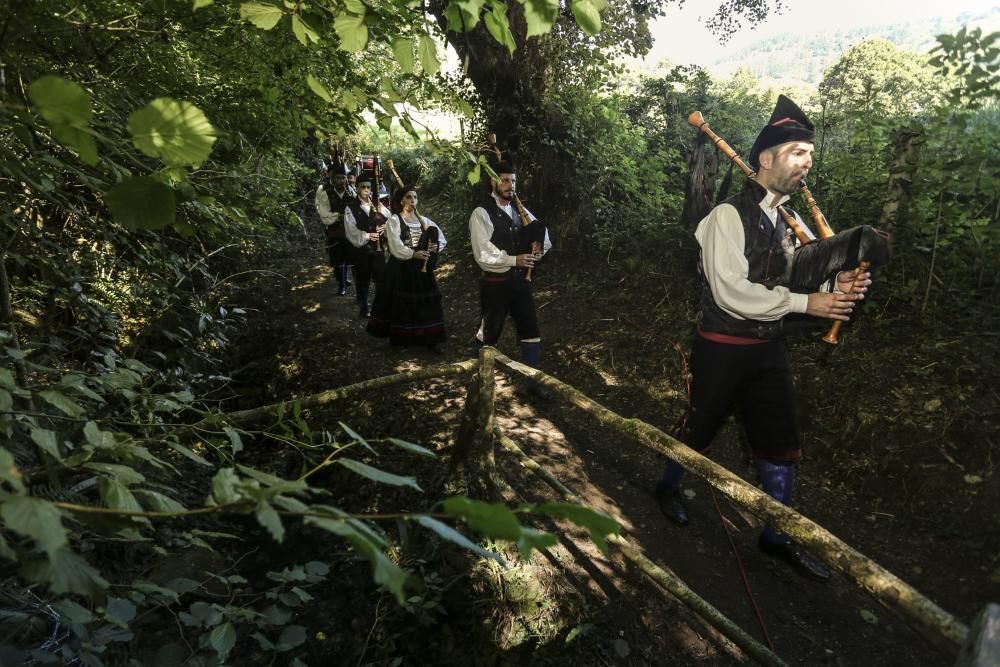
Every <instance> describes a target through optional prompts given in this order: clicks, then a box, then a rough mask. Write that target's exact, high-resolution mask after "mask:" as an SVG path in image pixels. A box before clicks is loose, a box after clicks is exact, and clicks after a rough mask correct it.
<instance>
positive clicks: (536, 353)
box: [521, 342, 542, 368]
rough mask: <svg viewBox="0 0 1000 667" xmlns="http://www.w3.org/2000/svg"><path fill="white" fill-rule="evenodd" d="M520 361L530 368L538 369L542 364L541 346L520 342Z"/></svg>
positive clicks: (539, 344)
mask: <svg viewBox="0 0 1000 667" xmlns="http://www.w3.org/2000/svg"><path fill="white" fill-rule="evenodd" d="M521 360H522V361H523V362H524V363H525V364H527V365H528V366H531V367H532V368H538V366H539V365H541V363H542V344H541V343H524V342H522V343H521Z"/></svg>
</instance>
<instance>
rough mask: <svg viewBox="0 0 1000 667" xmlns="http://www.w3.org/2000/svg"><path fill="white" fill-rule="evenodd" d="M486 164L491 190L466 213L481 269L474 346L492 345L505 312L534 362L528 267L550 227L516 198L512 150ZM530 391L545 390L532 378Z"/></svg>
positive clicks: (538, 345)
mask: <svg viewBox="0 0 1000 667" xmlns="http://www.w3.org/2000/svg"><path fill="white" fill-rule="evenodd" d="M498 158H499V159H496V160H493V161H492V162H491V164H490V168H491V169H492V170H493V172H494V173H495V174H496V176H495V177H491V179H490V193H489V194H488V195H487V197H486V200H485V201H484V202H483V205H482V206H479V207H477V208H476V209H474V210H473V211H472V215H471V216H470V217H469V236H470V238H471V242H472V256H473V258H474V259H475V260H476V264H478V265H479V268H480V269H482V276H481V278H480V282H479V307H480V312H481V315H482V317H481V320H480V327H479V331H477V332H476V337H475V348H476V351H477V352H478V350H479V348H481V347H482V346H483V345H491V346H494V347H495V346H496V345H497V343H498V342H499V341H500V334H501V333H502V332H503V327H504V322H505V321H506V320H507V316H508V315H510V318H511V319H512V320H514V328H515V329H516V331H517V339H518V341H519V342H520V347H521V360H522V361H523V362H524V363H525V364H527V365H528V366H531V367H532V368H538V367H539V366H540V364H541V359H542V334H541V331H540V330H539V327H538V317H537V312H536V308H535V299H534V296H533V294H532V284H531V272H532V270H533V269H534V267H535V263H536V262H538V261H539V260H540V259H541V258H542V256H543V255H545V253H547V252H548V251H549V250H550V249H551V248H552V241H551V239H550V238H549V233H548V229H547V228H546V227H545V225H543V224H542V223H541V222H540V221H538V219H537V218H535V216H534V215H533V214H532V213H531V212H530V211H528V210H527V209H526V208H524V206H522V205H521V203H520V200H519V199H517V170H516V167H515V165H514V161H513V158H512V156H511V155H510V154H506V155H504V154H500V155H499V156H498ZM527 387H528V390H529V392H531V393H535V394H540V395H544V393H545V392H544V390H543V389H542V388H541V387H540V385H538V384H537V383H535V382H534V381H531V382H529V383H528V385H527Z"/></svg>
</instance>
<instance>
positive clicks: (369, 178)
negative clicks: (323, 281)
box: [344, 172, 391, 318]
mask: <svg viewBox="0 0 1000 667" xmlns="http://www.w3.org/2000/svg"><path fill="white" fill-rule="evenodd" d="M374 185H375V178H374V176H373V175H369V174H367V173H365V172H362V173H361V175H360V176H358V179H357V188H358V198H357V199H355V200H354V201H352V202H351V203H350V204H348V205H347V208H345V209H344V229H345V231H346V233H347V239H348V240H349V241H350V242H351V244H352V245H353V246H354V247H355V248H356V249H357V253H356V255H355V260H354V277H355V279H356V280H357V281H358V284H357V286H356V287H355V293H356V295H357V297H358V306H359V307H360V311H359V313H358V314H359V315H360V316H361V317H364V318H367V317H368V316H369V315H370V314H371V313H370V312H369V307H368V292H369V286H370V285H371V283H372V281H373V280H374V281H375V289H376V290H377V289H378V285H379V283H381V281H382V273H383V271H384V270H385V248H386V242H385V223H386V222H387V221H388V219H389V216H390V215H391V214H390V213H389V209H387V208H386V207H385V206H383V205H382V203H381V202H376V201H375V197H372V188H373V187H374ZM383 189H384V186H383Z"/></svg>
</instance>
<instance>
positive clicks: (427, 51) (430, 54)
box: [417, 33, 441, 75]
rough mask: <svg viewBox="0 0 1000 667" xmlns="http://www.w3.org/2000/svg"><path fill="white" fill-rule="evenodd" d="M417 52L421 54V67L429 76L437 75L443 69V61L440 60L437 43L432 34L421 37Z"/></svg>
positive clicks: (424, 34)
mask: <svg viewBox="0 0 1000 667" xmlns="http://www.w3.org/2000/svg"><path fill="white" fill-rule="evenodd" d="M417 51H418V52H419V53H420V66H421V67H423V68H424V71H425V72H426V73H427V74H431V75H433V74H437V73H438V71H439V70H440V69H441V60H440V59H439V58H438V52H437V43H435V41H434V38H433V37H431V35H430V33H423V34H422V35H420V41H419V42H418V44H417Z"/></svg>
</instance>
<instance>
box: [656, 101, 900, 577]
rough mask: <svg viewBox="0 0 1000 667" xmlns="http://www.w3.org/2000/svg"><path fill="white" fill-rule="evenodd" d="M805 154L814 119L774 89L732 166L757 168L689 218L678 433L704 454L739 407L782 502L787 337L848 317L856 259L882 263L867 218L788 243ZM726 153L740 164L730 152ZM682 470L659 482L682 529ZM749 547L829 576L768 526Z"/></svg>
mask: <svg viewBox="0 0 1000 667" xmlns="http://www.w3.org/2000/svg"><path fill="white" fill-rule="evenodd" d="M698 116H699V117H700V114H698ZM703 125H707V124H705V123H703ZM709 136H712V135H711V134H710V135H709ZM720 141H721V140H720ZM722 143H723V144H724V142H722ZM717 145H719V144H718V143H717ZM726 149H729V147H728V145H725V146H724V147H723V150H724V151H725V150H726ZM729 150H730V151H731V149H729ZM727 154H729V153H727ZM812 154H813V125H812V123H810V122H809V119H808V118H806V116H805V114H804V113H803V112H802V110H801V109H799V108H798V106H796V105H795V104H794V103H793V102H792V101H791V100H789V99H788V98H786V97H784V96H780V97H779V98H778V103H777V106H776V107H775V109H774V113H773V114H772V116H771V119H770V121H769V122H768V124H767V125H766V126H765V127H764V128H763V130H761V132H760V134H759V135H758V137H757V139H756V141H755V142H754V145H753V148H752V149H751V151H750V155H749V162H750V166H749V167H746V166H745V165H741V166H744V167H746V169H747V171H751V169H756V173H755V174H754V175H753V177H752V178H750V179H748V180H747V182H746V184H745V186H744V188H743V190H742V191H741V192H739V193H738V194H736V195H735V196H733V197H731V198H729V199H727V200H726V201H725V202H723V203H721V204H719V205H717V206H716V207H715V208H714V209H712V211H711V212H710V213H709V214H708V216H706V217H705V219H703V220H702V221H701V222H700V223H699V224H698V228H697V230H696V231H695V237H696V239H697V240H698V243H699V245H700V246H701V256H700V260H699V266H698V268H699V273H700V275H701V276H702V279H703V281H702V282H703V288H702V312H701V321H700V323H699V328H698V332H697V335H696V336H695V340H694V346H693V350H692V355H691V373H692V377H693V379H692V385H691V396H690V405H689V408H688V411H687V414H686V416H685V418H684V420H683V421H682V423H681V425H680V427H679V429H678V432H677V434H676V436H677V438H678V439H679V440H681V441H682V442H684V443H686V444H687V445H688V446H690V447H691V448H693V449H695V450H696V451H699V452H704V451H705V450H706V449H707V448H708V447H709V445H711V443H712V440H713V438H714V437H715V434H716V432H717V431H718V429H719V427H720V426H721V425H722V423H723V421H724V420H725V418H726V416H727V413H729V411H730V409H731V408H733V407H736V408H737V409H738V410H739V413H740V416H741V417H742V422H743V426H744V428H745V429H746V435H747V437H748V439H749V443H750V447H751V449H752V451H753V456H754V458H755V460H756V462H757V470H758V474H759V477H760V483H761V487H762V489H763V491H764V492H765V493H767V494H768V495H770V496H771V497H772V498H774V499H775V500H777V501H779V502H781V503H784V504H786V505H791V503H792V492H793V489H794V486H795V476H796V465H797V462H798V461H799V458H800V457H801V455H802V449H801V442H800V436H799V432H798V427H797V424H796V415H795V400H794V388H793V384H792V371H791V368H790V366H789V356H788V350H787V346H786V342H785V335H786V334H787V333H789V332H790V331H791V330H793V329H795V328H798V327H801V325H802V324H803V323H808V322H810V321H811V322H814V323H815V322H823V321H825V320H834V321H847V320H848V319H849V318H850V316H851V313H852V311H853V308H854V305H855V303H856V302H858V301H860V300H861V299H864V297H865V292H866V291H867V289H868V286H869V285H870V284H871V280H870V278H869V274H868V273H867V271H864V270H863V269H861V268H860V265H861V262H862V261H867V262H870V263H871V265H872V266H873V267H878V266H881V265H884V264H886V263H887V262H888V259H889V246H888V239H887V237H885V236H884V235H880V234H879V233H878V232H876V231H875V230H874V229H872V228H871V227H867V226H861V227H855V228H853V229H849V230H846V231H844V232H841V233H839V234H836V235H833V236H830V237H829V238H825V239H823V240H820V241H815V242H808V243H805V244H802V245H800V243H799V242H797V239H796V235H795V233H793V229H799V233H800V234H801V233H802V230H804V229H805V225H804V224H802V221H801V219H800V218H799V216H798V214H797V213H794V211H789V210H788V209H784V208H783V207H782V206H781V205H782V204H783V203H784V202H786V201H787V200H788V198H789V195H790V194H791V193H793V192H794V191H796V190H797V189H798V188H799V187H800V184H804V181H803V179H804V178H805V176H806V174H808V172H809V169H810V167H811V166H812ZM730 157H733V159H734V160H736V161H737V162H739V158H737V157H735V154H734V153H733V154H730ZM751 173H752V172H751ZM785 215H788V218H786V217H785ZM802 238H803V237H801V236H800V237H799V239H800V241H801V239H802ZM804 240H805V241H810V238H809V237H808V236H806V237H804ZM682 473H683V468H682V467H681V466H680V465H678V464H677V463H674V462H673V461H670V462H669V463H668V464H667V467H666V470H665V471H664V474H663V477H662V479H661V480H660V482H659V483H658V484H657V487H656V497H657V501H658V503H659V506H660V509H661V511H662V512H663V514H664V515H665V516H666V517H667V518H668V519H670V520H671V521H673V522H674V523H677V524H680V525H684V524H687V523H688V514H687V508H686V507H685V506H684V503H683V502H682V494H681V488H680V482H681V475H682ZM758 546H759V548H760V550H761V551H762V552H764V553H765V554H767V555H769V556H772V557H775V558H778V559H781V560H783V561H785V562H787V563H788V564H790V565H791V566H793V567H794V568H795V569H796V570H797V571H798V572H799V573H800V574H802V575H804V576H808V577H812V578H814V579H819V580H825V579H827V578H829V576H830V573H829V570H828V569H827V567H826V566H825V564H823V563H822V562H820V561H819V560H818V559H816V558H814V557H813V556H812V555H811V554H809V553H807V552H805V551H804V550H802V549H801V547H800V546H799V545H798V544H796V543H795V542H794V541H792V540H791V538H789V537H788V536H787V535H785V534H784V533H781V532H779V531H777V530H776V529H774V528H773V527H771V526H766V527H765V529H764V531H763V533H762V534H761V536H760V538H759V540H758Z"/></svg>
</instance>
